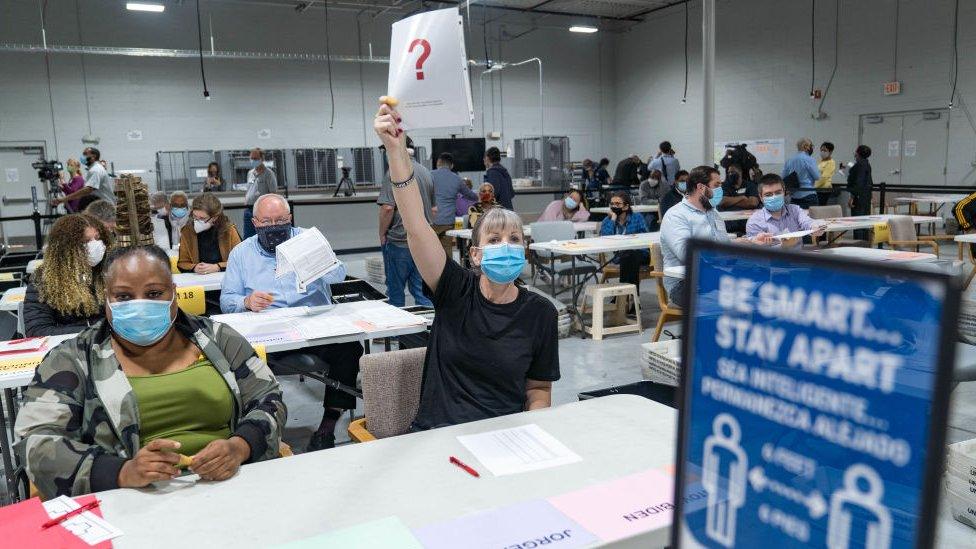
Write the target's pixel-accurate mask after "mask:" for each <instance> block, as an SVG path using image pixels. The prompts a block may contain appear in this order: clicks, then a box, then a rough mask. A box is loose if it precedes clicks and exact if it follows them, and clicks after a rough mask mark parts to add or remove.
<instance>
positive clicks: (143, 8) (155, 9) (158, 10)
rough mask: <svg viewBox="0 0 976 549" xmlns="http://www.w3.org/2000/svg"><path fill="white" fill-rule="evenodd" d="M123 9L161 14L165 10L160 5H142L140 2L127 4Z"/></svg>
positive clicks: (164, 7)
mask: <svg viewBox="0 0 976 549" xmlns="http://www.w3.org/2000/svg"><path fill="white" fill-rule="evenodd" d="M125 9H127V10H130V11H151V12H154V13H162V12H163V10H165V9H166V6H164V5H162V4H143V3H141V2H128V3H126V4H125Z"/></svg>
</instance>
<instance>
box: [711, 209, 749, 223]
mask: <svg viewBox="0 0 976 549" xmlns="http://www.w3.org/2000/svg"><path fill="white" fill-rule="evenodd" d="M755 211H756V210H729V211H725V212H718V215H719V217H721V218H722V221H746V220H748V219H749V218H750V217H752V214H753V213H755Z"/></svg>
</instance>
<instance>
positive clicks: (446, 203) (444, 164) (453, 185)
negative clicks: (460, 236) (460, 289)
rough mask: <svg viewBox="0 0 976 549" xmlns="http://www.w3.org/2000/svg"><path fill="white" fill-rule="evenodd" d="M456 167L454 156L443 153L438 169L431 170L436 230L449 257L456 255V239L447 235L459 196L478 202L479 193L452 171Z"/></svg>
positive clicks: (452, 221) (451, 226) (452, 226)
mask: <svg viewBox="0 0 976 549" xmlns="http://www.w3.org/2000/svg"><path fill="white" fill-rule="evenodd" d="M453 168H454V157H453V156H452V155H451V153H441V155H440V156H439V157H437V169H436V170H434V171H432V172H430V176H431V178H432V179H433V180H434V209H435V212H434V225H433V227H434V232H435V233H437V236H438V237H440V239H441V246H443V247H444V253H446V254H447V257H452V256H453V255H454V241H453V239H452V238H451V237H449V236H447V235H446V234H444V233H446V232H447V231H449V230H451V229H453V228H454V214H455V212H454V210H455V208H456V207H457V197H458V195H459V194H460V195H461V196H464V197H465V198H467V199H468V200H472V201H475V202H477V201H478V195H476V194H474V191H472V190H471V189H469V188H468V186H467V185H465V184H464V180H462V179H461V176H460V175H458V174H456V173H454V172H453V171H451V170H452V169H453Z"/></svg>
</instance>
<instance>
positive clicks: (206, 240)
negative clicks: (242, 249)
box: [176, 193, 241, 274]
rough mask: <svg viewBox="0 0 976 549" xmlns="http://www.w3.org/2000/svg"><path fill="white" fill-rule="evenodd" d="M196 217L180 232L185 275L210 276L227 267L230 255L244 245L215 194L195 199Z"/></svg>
mask: <svg viewBox="0 0 976 549" xmlns="http://www.w3.org/2000/svg"><path fill="white" fill-rule="evenodd" d="M190 214H191V216H192V218H193V222H192V223H188V224H187V225H185V226H184V227H183V229H182V230H180V259H179V262H177V264H176V266H177V268H179V270H180V271H181V272H184V273H197V274H210V273H216V272H219V271H223V270H224V269H226V268H227V256H229V255H230V251H231V250H233V249H234V246H237V245H238V244H240V243H241V237H240V235H239V234H237V227H235V226H234V223H233V222H231V220H230V219H229V218H228V217H227V216H226V215H224V206H223V204H221V203H220V199H219V198H217V196H216V195H214V194H213V193H203V194H201V195H200V196H198V197H196V198H194V199H193V204H192V206H191V208H190Z"/></svg>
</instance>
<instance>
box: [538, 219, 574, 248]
mask: <svg viewBox="0 0 976 549" xmlns="http://www.w3.org/2000/svg"><path fill="white" fill-rule="evenodd" d="M530 227H532V241H533V242H539V243H541V242H549V241H551V240H572V239H574V238H576V230H575V229H573V222H572V221H540V222H537V223H533V224H532V225H530ZM535 253H536V254H537V255H538V256H539V257H551V256H552V254H551V253H550V252H548V251H545V250H536V252H535Z"/></svg>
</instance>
